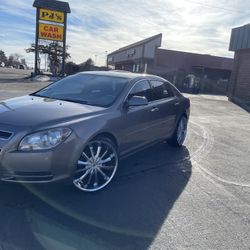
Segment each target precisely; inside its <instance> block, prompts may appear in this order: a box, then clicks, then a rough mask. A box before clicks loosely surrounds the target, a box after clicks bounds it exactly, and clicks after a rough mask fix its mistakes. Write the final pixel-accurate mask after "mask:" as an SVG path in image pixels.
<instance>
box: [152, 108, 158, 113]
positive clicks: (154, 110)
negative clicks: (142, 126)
mask: <svg viewBox="0 0 250 250" xmlns="http://www.w3.org/2000/svg"><path fill="white" fill-rule="evenodd" d="M156 111H159V108H157V107H154V108H152V109H151V112H156Z"/></svg>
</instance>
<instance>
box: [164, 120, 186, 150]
mask: <svg viewBox="0 0 250 250" xmlns="http://www.w3.org/2000/svg"><path fill="white" fill-rule="evenodd" d="M187 124H188V121H187V118H186V117H185V116H182V117H181V119H180V120H179V122H178V124H177V127H176V129H175V132H174V134H173V136H172V137H171V138H170V139H168V140H167V141H168V144H170V145H171V146H175V147H181V146H182V145H183V143H184V141H185V139H186V136H187Z"/></svg>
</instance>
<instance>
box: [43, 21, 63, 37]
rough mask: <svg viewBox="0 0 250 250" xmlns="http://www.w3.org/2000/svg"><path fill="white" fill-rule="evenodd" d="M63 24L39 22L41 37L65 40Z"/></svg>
mask: <svg viewBox="0 0 250 250" xmlns="http://www.w3.org/2000/svg"><path fill="white" fill-rule="evenodd" d="M63 29H64V28H63V26H59V25H52V24H46V23H39V39H45V40H52V41H63Z"/></svg>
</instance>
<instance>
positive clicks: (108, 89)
mask: <svg viewBox="0 0 250 250" xmlns="http://www.w3.org/2000/svg"><path fill="white" fill-rule="evenodd" d="M189 113H190V102H189V99H188V98H186V97H184V96H183V95H182V94H181V93H180V92H179V91H178V90H177V89H176V88H175V87H174V86H173V85H172V84H171V83H170V82H168V81H167V80H165V79H163V78H161V77H158V76H153V75H141V74H134V73H127V72H118V71H108V72H94V71H93V72H86V73H79V74H76V75H73V76H68V77H66V78H64V79H62V80H59V81H57V82H54V83H52V84H50V85H49V86H47V87H45V88H43V89H41V90H39V91H37V92H35V93H33V94H30V95H27V96H22V97H17V98H13V99H9V100H6V101H2V102H0V179H1V180H2V181H8V182H28V183H47V182H55V181H59V180H63V179H70V180H71V181H72V184H74V185H75V187H76V188H78V189H79V190H82V191H88V192H93V191H97V190H100V189H102V188H104V187H106V186H107V185H108V184H109V183H110V182H111V180H112V179H113V178H114V176H115V174H116V171H117V168H118V167H119V159H120V158H121V157H126V156H127V155H130V154H131V153H133V152H136V151H138V150H140V149H143V148H145V147H147V146H151V145H152V144H154V143H158V142H160V141H163V140H167V142H168V143H169V145H171V146H176V147H181V146H182V145H183V143H184V140H185V138H186V134H187V125H188V119H189Z"/></svg>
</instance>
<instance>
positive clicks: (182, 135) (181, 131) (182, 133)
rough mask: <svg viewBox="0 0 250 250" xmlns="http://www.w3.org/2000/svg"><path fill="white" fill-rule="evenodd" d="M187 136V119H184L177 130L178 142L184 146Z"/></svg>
mask: <svg viewBox="0 0 250 250" xmlns="http://www.w3.org/2000/svg"><path fill="white" fill-rule="evenodd" d="M186 136H187V118H186V117H182V118H181V120H180V122H179V125H178V128H177V142H178V144H179V145H182V144H183V143H184V141H185V139H186Z"/></svg>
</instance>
